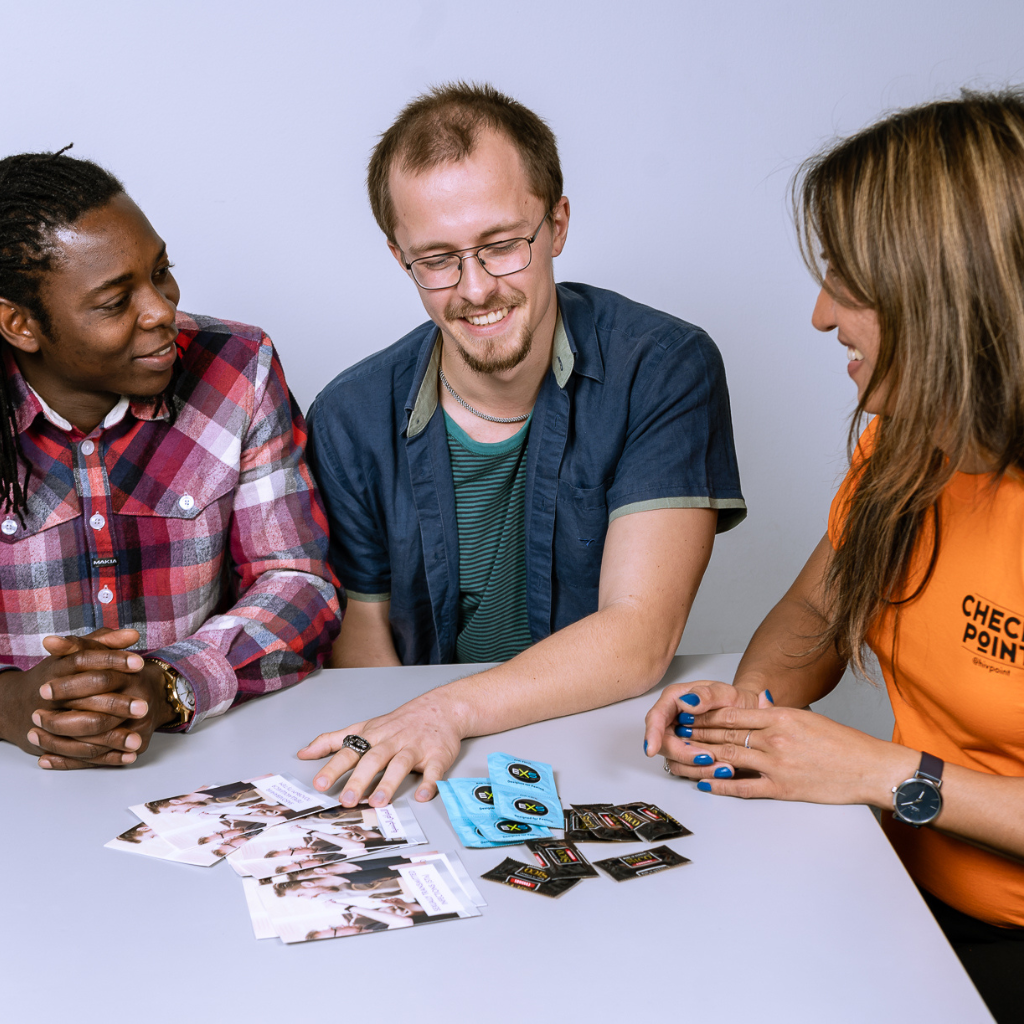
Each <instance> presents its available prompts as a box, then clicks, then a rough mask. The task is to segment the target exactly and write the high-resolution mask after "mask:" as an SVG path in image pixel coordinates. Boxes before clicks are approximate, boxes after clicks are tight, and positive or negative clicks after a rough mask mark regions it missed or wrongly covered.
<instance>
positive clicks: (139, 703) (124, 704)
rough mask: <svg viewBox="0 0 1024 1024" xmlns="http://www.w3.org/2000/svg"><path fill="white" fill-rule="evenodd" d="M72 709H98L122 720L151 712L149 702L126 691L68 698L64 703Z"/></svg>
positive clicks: (141, 716) (142, 716) (143, 716)
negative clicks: (73, 698) (74, 698)
mask: <svg viewBox="0 0 1024 1024" xmlns="http://www.w3.org/2000/svg"><path fill="white" fill-rule="evenodd" d="M63 706H64V707H65V708H66V709H68V710H72V711H97V712H99V713H100V714H103V715H110V716H111V717H113V718H116V719H118V720H122V719H125V718H145V717H146V715H148V714H149V702H148V701H146V700H143V698H141V697H132V696H129V695H128V694H125V693H117V692H113V693H98V694H96V696H95V697H79V698H77V699H76V700H66V701H64V705H63Z"/></svg>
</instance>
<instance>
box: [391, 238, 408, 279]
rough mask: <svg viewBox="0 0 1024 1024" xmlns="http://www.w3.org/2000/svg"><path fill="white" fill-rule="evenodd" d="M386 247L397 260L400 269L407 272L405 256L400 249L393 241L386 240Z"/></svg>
mask: <svg viewBox="0 0 1024 1024" xmlns="http://www.w3.org/2000/svg"><path fill="white" fill-rule="evenodd" d="M388 248H389V249H390V250H391V255H392V256H394V257H395V259H396V260H398V265H399V266H400V267H401V268H402V270H404V271H405V273H407V274H408V273H409V271H408V269H406V266H405V257H404V256H403V255H402V250H401V249H399V248H398V246H397V245H395V243H394V242H388Z"/></svg>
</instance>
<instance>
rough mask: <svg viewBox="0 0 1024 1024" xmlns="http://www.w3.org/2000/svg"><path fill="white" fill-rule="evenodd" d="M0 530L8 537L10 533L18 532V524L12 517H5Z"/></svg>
mask: <svg viewBox="0 0 1024 1024" xmlns="http://www.w3.org/2000/svg"><path fill="white" fill-rule="evenodd" d="M0 530H3V531H4V533H6V534H7V536H8V537H10V536H11V534H12V533H17V532H18V524H17V523H16V522H15V521H14V520H13V519H5V520H4V521H3V525H0Z"/></svg>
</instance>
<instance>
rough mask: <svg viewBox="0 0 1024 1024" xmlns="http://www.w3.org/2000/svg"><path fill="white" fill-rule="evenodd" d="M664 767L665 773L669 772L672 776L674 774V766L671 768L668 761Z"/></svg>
mask: <svg viewBox="0 0 1024 1024" xmlns="http://www.w3.org/2000/svg"><path fill="white" fill-rule="evenodd" d="M662 767H663V768H664V769H665V771H666V772H668V774H669V775H671V774H672V766H671V765H670V764H669V763H668V761H666V762H665V763H664V764H663V765H662Z"/></svg>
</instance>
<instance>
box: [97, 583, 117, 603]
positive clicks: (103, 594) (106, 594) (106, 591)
mask: <svg viewBox="0 0 1024 1024" xmlns="http://www.w3.org/2000/svg"><path fill="white" fill-rule="evenodd" d="M96 596H97V597H98V598H99V599H100V604H110V602H111V601H113V600H114V592H113V591H112V590H111V589H110V587H104V588H103V589H102V590H101V591H100V592H99V593H98V594H97V595H96Z"/></svg>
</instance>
